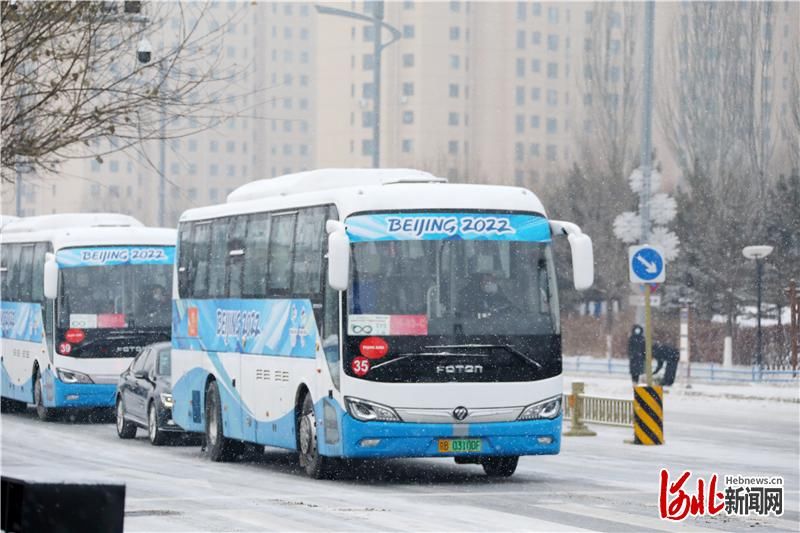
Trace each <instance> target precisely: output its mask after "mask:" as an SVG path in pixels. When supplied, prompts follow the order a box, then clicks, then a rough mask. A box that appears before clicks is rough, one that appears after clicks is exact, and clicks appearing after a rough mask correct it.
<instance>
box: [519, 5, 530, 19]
mask: <svg viewBox="0 0 800 533" xmlns="http://www.w3.org/2000/svg"><path fill="white" fill-rule="evenodd" d="M527 7H528V6H527V5H526V4H525V2H517V20H525V17H526V16H527V15H528V10H527Z"/></svg>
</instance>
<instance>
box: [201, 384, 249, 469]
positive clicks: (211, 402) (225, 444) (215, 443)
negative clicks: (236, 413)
mask: <svg viewBox="0 0 800 533" xmlns="http://www.w3.org/2000/svg"><path fill="white" fill-rule="evenodd" d="M205 415H206V454H207V455H208V457H209V458H210V459H211V460H212V461H214V462H224V461H233V460H235V459H236V458H237V456H239V455H241V453H242V448H243V443H242V442H241V441H237V440H233V439H229V438H227V437H225V434H224V432H223V430H222V401H221V400H220V397H219V388H218V387H217V382H216V381H212V382H211V383H210V384H209V385H208V388H207V389H206V408H205Z"/></svg>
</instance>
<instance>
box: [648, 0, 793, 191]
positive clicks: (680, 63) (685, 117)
mask: <svg viewBox="0 0 800 533" xmlns="http://www.w3.org/2000/svg"><path fill="white" fill-rule="evenodd" d="M773 9H774V7H773V4H772V3H771V2H752V3H724V2H722V3H718V2H696V3H688V4H682V5H681V10H682V11H681V14H680V16H679V17H677V18H676V22H675V27H674V28H673V31H672V34H671V41H670V44H669V46H667V47H665V51H666V53H665V61H664V62H663V63H662V68H663V69H664V72H662V73H661V74H662V75H661V76H660V78H661V79H663V80H671V82H670V83H668V84H666V85H665V86H663V87H662V89H663V90H661V91H659V94H658V96H659V101H658V111H659V122H660V124H661V127H662V128H663V130H664V133H665V134H666V137H667V139H668V141H669V143H670V144H671V147H672V149H673V153H675V155H676V156H677V158H678V162H679V165H680V167H681V169H682V170H683V172H684V173H685V174H687V175H688V174H704V175H707V176H708V177H709V178H710V179H712V180H714V179H722V177H726V179H727V177H733V178H734V179H735V178H736V177H741V178H742V179H747V180H753V178H757V192H758V194H759V197H760V198H763V196H764V194H765V191H766V187H767V185H768V183H767V182H768V181H769V180H770V177H771V171H772V170H773V164H774V163H775V158H774V155H775V145H776V142H777V141H778V138H777V132H778V128H776V127H774V126H775V125H776V122H777V119H776V113H775V111H774V110H773V109H772V107H771V105H772V102H773V101H774V93H775V91H774V76H773V74H774V72H773V71H774V61H773V60H772V54H773V48H774V38H773V35H772V33H773V30H772V28H773V25H774V22H775V21H774V18H775V15H774V13H773ZM778 163H782V161H779V162H778Z"/></svg>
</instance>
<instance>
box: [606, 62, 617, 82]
mask: <svg viewBox="0 0 800 533" xmlns="http://www.w3.org/2000/svg"><path fill="white" fill-rule="evenodd" d="M608 74H609V77H610V79H611V83H617V82H619V67H617V66H614V67H611V69H610V70H609V71H608Z"/></svg>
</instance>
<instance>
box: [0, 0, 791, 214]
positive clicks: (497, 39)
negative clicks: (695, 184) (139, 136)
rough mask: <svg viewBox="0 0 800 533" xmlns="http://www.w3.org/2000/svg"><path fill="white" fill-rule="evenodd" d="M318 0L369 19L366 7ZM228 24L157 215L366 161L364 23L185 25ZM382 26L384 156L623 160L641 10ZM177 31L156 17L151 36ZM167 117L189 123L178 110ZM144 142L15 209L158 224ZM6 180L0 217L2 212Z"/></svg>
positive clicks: (666, 19) (779, 47) (541, 184)
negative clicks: (215, 117) (609, 150)
mask: <svg viewBox="0 0 800 533" xmlns="http://www.w3.org/2000/svg"><path fill="white" fill-rule="evenodd" d="M326 5H327V6H331V7H338V8H340V9H345V10H350V11H355V12H358V13H363V14H367V15H369V14H370V13H371V9H372V5H373V4H372V3H370V2H363V1H358V2H355V1H353V2H341V3H337V4H326ZM770 5H772V6H773V7H774V10H775V12H774V13H773V15H774V16H773V17H772V19H771V22H770V23H769V28H767V27H766V25H765V28H764V31H765V32H766V31H769V35H770V36H774V39H773V41H774V52H773V53H772V57H771V58H767V62H769V65H768V67H769V68H768V70H769V71H770V72H771V74H770V75H769V76H768V78H769V79H768V80H767V81H766V82H765V83H766V84H767V85H766V86H768V87H772V88H774V89H775V91H774V95H775V97H774V98H775V100H774V102H770V103H769V107H768V108H767V109H766V112H767V113H768V114H770V115H771V116H773V117H775V118H776V120H775V123H776V124H777V123H779V122H780V121H779V120H777V119H779V118H780V117H781V116H782V115H786V112H787V111H786V110H787V106H788V105H789V102H791V98H792V95H791V88H790V85H791V82H790V76H791V68H792V62H793V61H794V62H797V58H796V56H797V54H798V52H797V50H798V36H797V31H796V24H795V25H794V26H793V25H792V24H793V21H794V22H797V21H798V13H800V5H798V4H794V3H790V2H776V3H774V4H770ZM231 16H234V18H235V19H236V22H235V24H227V25H226V27H225V28H224V41H222V42H220V43H219V44H218V46H219V47H220V48H219V50H218V51H219V52H220V69H221V70H222V72H223V73H225V72H227V73H229V74H231V75H232V76H233V78H234V79H233V81H232V82H230V87H229V90H228V91H227V93H225V92H223V93H222V95H221V96H220V102H219V105H220V109H223V110H224V113H223V115H225V116H227V117H228V118H227V119H226V120H225V121H223V122H222V123H220V124H217V125H216V126H215V127H213V128H210V129H207V130H204V131H201V132H200V133H196V134H194V135H191V136H188V137H185V138H180V139H174V140H171V141H169V143H168V149H167V157H166V161H165V169H166V178H167V180H168V186H167V198H166V205H167V217H166V220H167V223H168V224H173V223H174V222H175V220H176V219H177V217H178V215H179V213H180V212H181V211H182V210H184V209H186V208H188V207H191V206H195V205H206V204H209V203H215V202H221V201H224V198H225V195H226V194H227V192H228V191H230V190H231V189H232V188H234V187H236V186H238V185H239V184H241V183H244V182H247V181H250V180H252V179H258V178H264V177H271V176H276V175H280V174H285V173H289V172H297V171H301V170H305V169H310V168H317V167H369V166H370V165H371V156H372V151H373V148H374V147H373V145H372V137H373V136H372V125H373V123H374V121H375V119H376V117H375V113H374V107H373V102H374V94H375V87H374V84H373V72H374V71H373V68H374V65H375V58H374V57H373V44H374V38H375V36H374V32H373V26H372V24H370V23H367V22H362V21H360V20H356V19H352V18H344V17H340V16H331V15H324V14H320V13H318V12H317V11H316V9H314V4H311V3H300V2H260V3H252V2H250V3H234V2H212V3H211V5H210V11H209V16H207V17H203V20H202V21H201V23H202V24H204V25H206V26H207V27H208V28H214V27H215V25H219V24H223V23H224V22H223V21H226V20H227V19H228V18H229V17H231ZM687 16H688V15H687V4H679V3H664V2H659V3H657V4H656V19H655V20H656V31H655V49H656V56H655V59H656V64H655V74H656V92H657V94H656V96H657V97H658V91H660V90H663V88H664V87H666V86H667V85H668V82H669V83H671V82H672V79H673V78H674V77H677V76H679V73H676V72H674V71H671V70H670V68H671V66H670V65H668V64H666V63H665V57H666V54H665V52H666V51H667V49H668V48H669V47H674V46H676V39H675V37H674V35H675V34H676V33H675V32H676V31H677V30H676V28H680V27H681V26H680V25H681V24H684V25H685V24H686V23H687V22H686V21H685V19H686V17H687ZM384 20H385V22H386V23H388V24H391V25H392V26H394V27H395V28H397V29H398V30H399V31H400V33H401V35H402V38H401V39H399V40H398V41H397V42H395V43H393V44H391V45H390V46H389V47H387V48H386V49H385V50H384V52H383V54H382V87H381V113H380V116H381V124H380V129H381V146H380V151H381V158H380V162H381V165H382V166H384V167H395V166H406V167H415V168H422V169H425V170H428V171H432V172H435V173H437V174H439V175H444V176H448V177H451V178H455V179H459V180H469V181H475V182H487V183H503V184H517V185H524V186H528V187H531V188H533V189H534V190H542V189H544V188H546V187H548V186H549V185H550V184H552V183H554V182H555V181H556V180H558V179H559V177H560V176H563V174H564V173H565V172H567V171H568V170H569V169H570V168H571V167H572V166H573V164H574V163H575V162H580V161H582V160H584V159H585V157H584V156H585V151H586V150H593V149H596V148H598V147H599V146H600V145H601V144H602V143H603V142H604V141H606V140H607V139H608V138H609V137H612V136H617V137H619V138H623V139H625V140H626V142H627V147H626V150H627V152H626V153H627V156H626V157H627V160H634V161H635V162H638V152H639V149H638V146H639V130H640V126H641V124H640V120H641V119H640V117H639V101H638V96H639V91H640V89H641V79H640V76H641V65H642V56H641V54H642V49H643V47H642V29H641V24H642V4H636V3H627V4H624V3H621V2H617V3H601V2H597V3H594V2H584V3H576V2H523V1H517V2H467V1H458V0H452V1H447V2H427V1H402V2H401V1H397V2H386V3H385V14H384ZM175 24H177V23H175V22H170V23H169V24H167V25H166V26H165V28H164V30H163V33H164V36H163V38H161V39H160V40H159V41H158V43H157V44H158V45H159V46H160V45H161V44H162V41H163V42H165V43H168V42H169V39H170V38H171V37H172V35H174V33H175V32H176V31H177V29H176V27H175ZM793 28H794V30H793ZM388 39H389V33H388V32H386V31H384V32H383V34H382V40H383V41H384V42H385V41H387V40H388ZM678 46H680V43H678ZM665 77H667V78H669V79H667V80H665V79H664V78H665ZM630 79H633V85H632V87H629V88H628V89H626V88H625V82H626V80H630ZM655 119H656V123H655V124H654V128H653V132H654V145H655V147H656V150H657V152H658V157H659V159H660V162H661V165H662V174H663V175H664V177H665V181H666V182H667V184H674V183H675V182H676V181H677V180H678V178H679V170H678V167H677V165H676V157H675V154H673V153H671V152H672V151H671V147H670V146H669V144H668V143H667V142H666V140H665V137H664V135H663V128H661V127H660V125H659V124H658V122H657V119H658V114H657V113H656V114H655ZM170 127H175V128H189V129H191V128H196V127H197V123H196V120H195V119H193V118H192V117H186V118H184V119H181V120H180V121H178V123H177V124H171V125H170ZM771 135H774V136H776V137H779V138H780V141H781V142H780V143H778V144H779V146H777V148H776V151H777V152H781V153H784V152H787V151H788V152H791V151H792V150H793V149H794V150H795V151H796V139H794V140H793V139H791V138H787V136H786V133H783V134H780V133H777V132H775V131H773V132H772V134H771ZM781 135H782V137H781ZM781 143H782V144H781ZM158 144H159V143H155V142H153V143H150V144H149V145H148V146H147V147H146V148H145V149H144V150H141V151H140V153H133V154H130V153H128V154H122V153H120V154H115V155H110V156H108V157H106V158H105V161H104V162H103V163H102V164H99V163H97V162H96V161H95V162H93V161H91V160H83V161H71V162H69V163H67V164H65V165H64V166H63V170H62V171H61V172H60V175H59V176H58V179H57V180H43V181H38V182H37V181H33V180H31V181H29V182H26V183H30V185H28V184H26V186H25V188H24V191H23V193H24V194H23V209H24V213H25V214H33V213H49V212H55V211H67V210H76V209H77V210H100V209H113V210H118V211H122V212H126V213H131V214H134V215H136V216H139V217H140V218H142V219H143V220H145V221H146V222H148V223H156V221H157V219H158V216H157V207H158V205H157V198H158V184H159V176H158V171H157V169H158V166H159V164H160V157H159V146H158ZM631 154H633V155H631ZM598 157H600V158H601V159H602V158H606V159H607V157H608V156H607V154H600V155H599V156H598ZM8 189H9V187H4V191H3V212H4V213H8V212H10V211H12V210H13V209H12V210H10V209H9V207H10V206H13V191H12V192H11V194H10V195H9V194H8Z"/></svg>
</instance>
